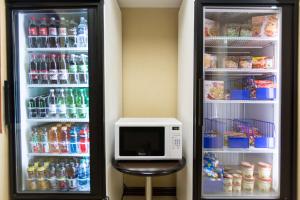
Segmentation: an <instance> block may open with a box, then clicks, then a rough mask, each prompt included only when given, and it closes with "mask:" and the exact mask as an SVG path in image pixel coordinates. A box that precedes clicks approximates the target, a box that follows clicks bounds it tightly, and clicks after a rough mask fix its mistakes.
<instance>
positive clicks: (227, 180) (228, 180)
mask: <svg viewBox="0 0 300 200" xmlns="http://www.w3.org/2000/svg"><path fill="white" fill-rule="evenodd" d="M232 181H233V176H232V175H230V174H224V192H226V193H231V192H232Z"/></svg>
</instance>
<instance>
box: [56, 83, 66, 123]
mask: <svg viewBox="0 0 300 200" xmlns="http://www.w3.org/2000/svg"><path fill="white" fill-rule="evenodd" d="M57 114H58V115H59V117H62V118H64V117H66V116H67V107H66V98H65V95H64V89H60V93H59V95H58V97H57Z"/></svg>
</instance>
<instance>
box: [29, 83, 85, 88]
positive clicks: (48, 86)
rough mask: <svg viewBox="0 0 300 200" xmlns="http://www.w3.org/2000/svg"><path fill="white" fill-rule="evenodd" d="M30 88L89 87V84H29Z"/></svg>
mask: <svg viewBox="0 0 300 200" xmlns="http://www.w3.org/2000/svg"><path fill="white" fill-rule="evenodd" d="M27 86H28V87H29V88H87V87H89V85H88V84H28V85H27Z"/></svg>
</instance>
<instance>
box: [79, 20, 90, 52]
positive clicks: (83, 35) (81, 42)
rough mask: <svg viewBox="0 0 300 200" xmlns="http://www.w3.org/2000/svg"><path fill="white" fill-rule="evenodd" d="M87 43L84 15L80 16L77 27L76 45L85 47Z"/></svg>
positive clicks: (86, 27)
mask: <svg viewBox="0 0 300 200" xmlns="http://www.w3.org/2000/svg"><path fill="white" fill-rule="evenodd" d="M87 44H88V26H87V23H86V20H85V19H84V17H80V23H79V25H78V28H77V46H78V47H87Z"/></svg>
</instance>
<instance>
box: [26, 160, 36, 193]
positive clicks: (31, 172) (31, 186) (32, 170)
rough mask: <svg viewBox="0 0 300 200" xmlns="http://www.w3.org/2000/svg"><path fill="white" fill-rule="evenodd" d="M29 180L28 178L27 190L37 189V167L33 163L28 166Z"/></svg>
mask: <svg viewBox="0 0 300 200" xmlns="http://www.w3.org/2000/svg"><path fill="white" fill-rule="evenodd" d="M27 177H28V178H27V180H26V188H27V190H30V191H33V190H36V189H37V184H36V173H35V168H34V164H33V163H31V162H30V163H29V164H28V168H27Z"/></svg>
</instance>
